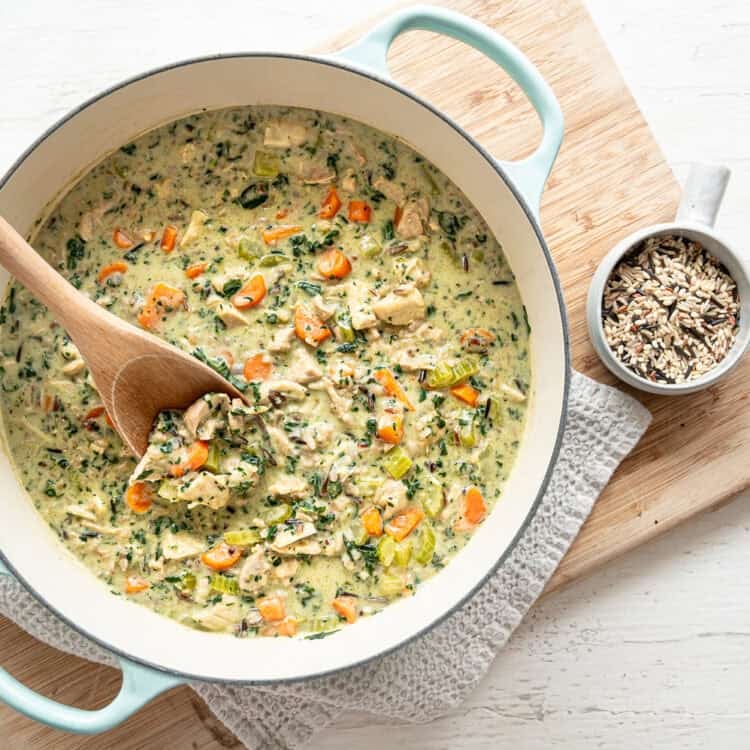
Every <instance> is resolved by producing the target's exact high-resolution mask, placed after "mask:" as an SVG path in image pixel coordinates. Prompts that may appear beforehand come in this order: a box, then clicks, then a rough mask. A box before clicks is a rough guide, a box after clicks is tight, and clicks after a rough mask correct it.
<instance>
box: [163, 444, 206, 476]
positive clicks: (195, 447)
mask: <svg viewBox="0 0 750 750" xmlns="http://www.w3.org/2000/svg"><path fill="white" fill-rule="evenodd" d="M207 460H208V442H207V441H205V440H196V441H195V442H194V443H193V444H192V445H191V446H190V447H189V448H188V451H187V456H186V457H185V460H184V461H182V462H181V463H179V464H172V466H170V467H169V473H170V474H171V475H172V476H173V477H181V476H183V474H187V472H189V471H198V469H200V467H201V466H203V464H205V463H206V461H207Z"/></svg>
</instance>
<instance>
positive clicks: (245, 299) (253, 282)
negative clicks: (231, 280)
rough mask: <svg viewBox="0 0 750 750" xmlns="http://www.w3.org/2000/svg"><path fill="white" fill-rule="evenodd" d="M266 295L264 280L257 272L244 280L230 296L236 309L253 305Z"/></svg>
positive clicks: (245, 308) (243, 308)
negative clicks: (238, 288) (242, 284)
mask: <svg viewBox="0 0 750 750" xmlns="http://www.w3.org/2000/svg"><path fill="white" fill-rule="evenodd" d="M265 296H266V280H265V279H264V278H263V276H261V275H260V274H259V273H256V274H255V276H253V277H251V278H250V279H249V280H248V281H246V282H245V285H244V286H243V287H242V289H240V291H239V292H237V294H235V295H234V296H233V297H232V304H233V305H234V306H235V307H236V308H237V309H238V310H247V309H248V308H250V307H255V306H256V305H257V304H259V303H260V302H261V300H262V299H263V297H265Z"/></svg>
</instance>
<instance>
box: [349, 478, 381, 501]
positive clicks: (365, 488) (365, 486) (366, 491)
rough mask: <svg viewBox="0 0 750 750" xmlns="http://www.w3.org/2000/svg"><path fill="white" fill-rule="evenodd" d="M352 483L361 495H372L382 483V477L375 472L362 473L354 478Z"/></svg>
mask: <svg viewBox="0 0 750 750" xmlns="http://www.w3.org/2000/svg"><path fill="white" fill-rule="evenodd" d="M354 483H355V484H356V485H357V491H358V492H359V494H360V495H362V497H372V496H373V495H374V494H375V493H376V492H377V491H378V489H380V485H381V484H383V478H382V477H380V476H377V475H375V474H362V476H359V477H357V478H356V480H355V482H354Z"/></svg>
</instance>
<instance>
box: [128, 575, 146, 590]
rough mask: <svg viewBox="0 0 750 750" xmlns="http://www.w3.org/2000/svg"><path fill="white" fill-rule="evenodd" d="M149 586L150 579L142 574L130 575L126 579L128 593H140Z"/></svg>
mask: <svg viewBox="0 0 750 750" xmlns="http://www.w3.org/2000/svg"><path fill="white" fill-rule="evenodd" d="M147 588H148V581H146V580H144V579H143V578H141V577H140V576H128V577H127V579H126V581H125V593H126V594H138V593H140V592H141V591H145V590H146V589H147Z"/></svg>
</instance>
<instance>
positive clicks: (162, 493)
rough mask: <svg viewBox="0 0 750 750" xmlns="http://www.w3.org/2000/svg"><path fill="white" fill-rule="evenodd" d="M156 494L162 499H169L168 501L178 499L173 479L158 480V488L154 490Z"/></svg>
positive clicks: (172, 501)
mask: <svg viewBox="0 0 750 750" xmlns="http://www.w3.org/2000/svg"><path fill="white" fill-rule="evenodd" d="M156 494H157V495H158V496H159V497H161V498H164V500H169V502H170V503H174V502H177V500H179V489H178V487H177V483H176V482H175V481H174V480H173V479H162V480H161V482H159V489H158V490H157V491H156Z"/></svg>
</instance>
